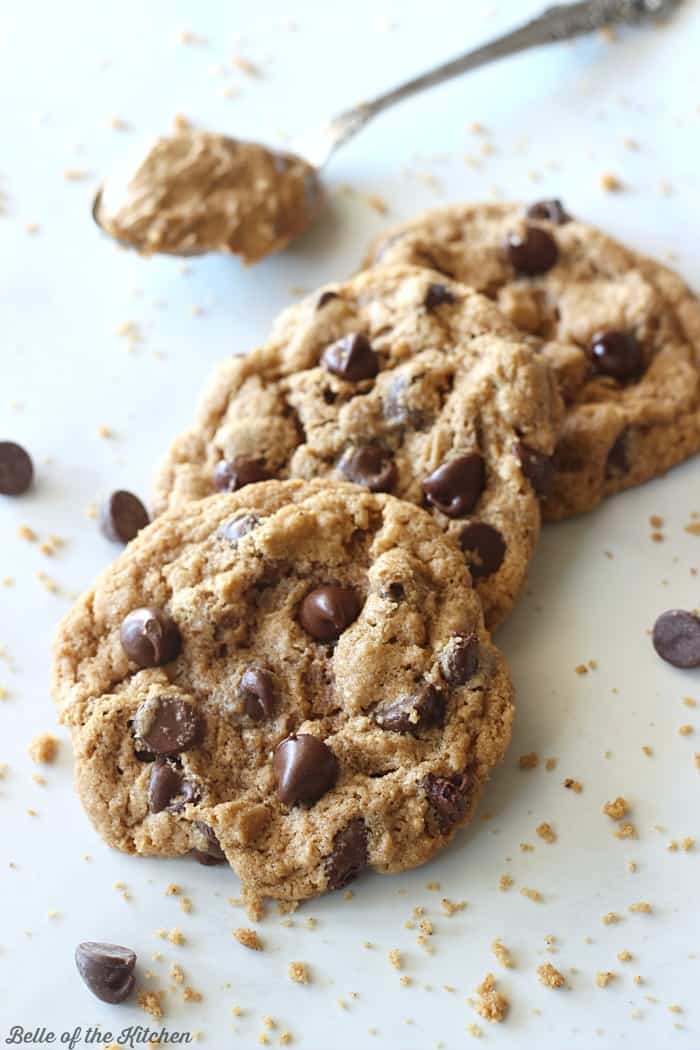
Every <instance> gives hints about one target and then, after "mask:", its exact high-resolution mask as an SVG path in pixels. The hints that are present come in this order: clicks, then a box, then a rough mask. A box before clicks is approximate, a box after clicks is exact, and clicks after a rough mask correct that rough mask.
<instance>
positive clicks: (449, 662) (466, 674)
mask: <svg viewBox="0 0 700 1050" xmlns="http://www.w3.org/2000/svg"><path fill="white" fill-rule="evenodd" d="M478 668H479V639H478V638H477V636H476V635H475V634H454V635H453V636H452V638H451V639H450V641H449V642H448V643H447V645H446V646H445V648H444V649H443V650H442V652H441V654H440V670H441V671H442V676H443V678H444V679H445V681H446V682H447V684H448V685H451V686H454V687H455V688H456V687H458V686H460V685H465V684H466V683H467V682H468V681H469V679H470V678H472V677H473V675H475V674H476V672H477V670H478Z"/></svg>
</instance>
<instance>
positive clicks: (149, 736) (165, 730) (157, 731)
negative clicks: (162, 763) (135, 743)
mask: <svg viewBox="0 0 700 1050" xmlns="http://www.w3.org/2000/svg"><path fill="white" fill-rule="evenodd" d="M134 730H135V732H136V735H137V737H138V738H139V741H143V743H144V744H145V745H146V747H147V748H148V750H149V751H152V752H153V754H154V755H177V754H179V753H180V752H181V751H188V750H189V749H190V748H192V747H196V746H197V744H199V743H201V741H202V737H203V736H204V719H203V718H202V716H201V715H200V713H199V712H198V711H197V709H196V708H195V706H194V704H191V703H190V702H189V700H183V699H182V697H179V696H156V697H151V698H150V699H149V700H146V701H144V703H142V704H141V706H140V707H139V708H138V709H137V711H136V716H135V718H134Z"/></svg>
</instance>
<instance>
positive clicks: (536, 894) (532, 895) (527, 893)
mask: <svg viewBox="0 0 700 1050" xmlns="http://www.w3.org/2000/svg"><path fill="white" fill-rule="evenodd" d="M520 895H521V896H522V897H527V899H528V900H531V901H537V902H539V901H541V900H542V899H543V897H542V894H541V893H540V891H539V890H533V889H529V888H528V887H527V886H523V888H522V889H521V891H520Z"/></svg>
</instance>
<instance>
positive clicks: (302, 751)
mask: <svg viewBox="0 0 700 1050" xmlns="http://www.w3.org/2000/svg"><path fill="white" fill-rule="evenodd" d="M272 769H273V772H274V774H275V779H276V780H277V794H278V795H279V798H280V801H281V802H283V803H284V804H285V805H286V806H293V805H294V804H295V803H296V802H309V803H312V802H317V801H318V800H319V799H320V798H321V796H322V795H325V793H326V792H327V791H329V790H330V789H331V788H332V787H333V785H334V784H335V782H336V780H337V779H338V759H337V758H336V757H335V755H334V754H333V752H332V751H331V749H330V748H329V747H328V745H327V744H324V742H323V741H322V740H319V739H318V737H315V736H310V735H308V734H306V733H299V735H298V736H297V735H294V734H292V736H288V737H287V738H286V740H282V741H281V743H279V744H278V745H277V747H276V748H275V752H274V755H273V758H272Z"/></svg>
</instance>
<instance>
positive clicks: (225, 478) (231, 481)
mask: <svg viewBox="0 0 700 1050" xmlns="http://www.w3.org/2000/svg"><path fill="white" fill-rule="evenodd" d="M269 476H270V475H269V474H268V473H267V471H266V470H265V465H264V464H263V462H262V460H259V459H251V458H250V457H248V456H236V457H235V458H234V459H222V460H219V462H218V463H217V464H216V466H215V467H214V479H213V480H214V488H215V489H217V491H218V492H237V491H238V489H242V488H244V487H245V486H246V485H253V484H254V483H255V482H256V481H267V479H268V478H269Z"/></svg>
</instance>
